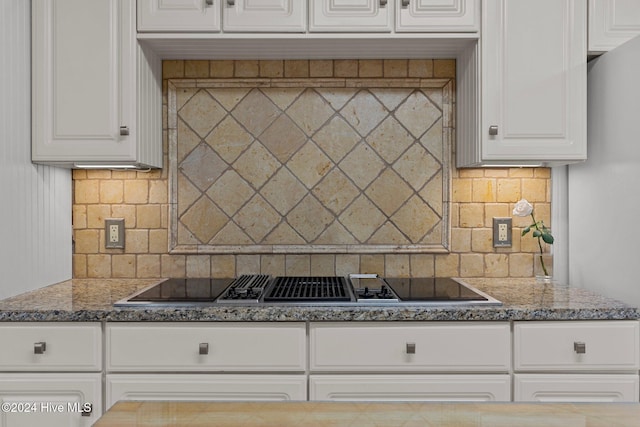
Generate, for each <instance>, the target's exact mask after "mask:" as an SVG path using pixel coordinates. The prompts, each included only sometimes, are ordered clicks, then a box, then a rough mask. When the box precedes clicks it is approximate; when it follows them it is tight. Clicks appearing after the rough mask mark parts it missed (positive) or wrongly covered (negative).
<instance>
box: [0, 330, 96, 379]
mask: <svg viewBox="0 0 640 427" xmlns="http://www.w3.org/2000/svg"><path fill="white" fill-rule="evenodd" d="M0 343H1V346H2V349H3V350H2V352H0V370H2V371H84V372H91V371H100V370H102V330H101V327H100V324H93V323H91V324H86V323H37V322H30V323H11V324H6V325H2V326H0Z"/></svg>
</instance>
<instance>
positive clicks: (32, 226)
mask: <svg viewBox="0 0 640 427" xmlns="http://www.w3.org/2000/svg"><path fill="white" fill-rule="evenodd" d="M29 6H30V2H29V1H24V0H2V1H1V2H0V52H2V55H0V94H2V96H1V97H0V298H6V297H8V296H11V295H16V294H18V293H21V292H25V291H28V290H32V289H35V288H39V287H42V286H45V285H49V284H52V283H55V282H58V281H61V280H66V279H69V278H71V253H72V248H71V243H72V235H71V172H70V171H69V170H65V169H58V168H53V167H49V166H37V165H34V164H32V163H31V89H30V88H31V80H30V75H31V69H30V64H31V55H30V52H31V46H30V40H31V38H30V31H31V30H30V28H31V26H30V20H31V14H30V8H29Z"/></svg>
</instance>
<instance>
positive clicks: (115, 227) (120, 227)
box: [104, 218, 124, 249]
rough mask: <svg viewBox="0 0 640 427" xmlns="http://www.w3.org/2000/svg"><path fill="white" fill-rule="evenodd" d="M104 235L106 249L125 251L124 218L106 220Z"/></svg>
mask: <svg viewBox="0 0 640 427" xmlns="http://www.w3.org/2000/svg"><path fill="white" fill-rule="evenodd" d="M104 233H105V236H104V237H105V247H106V248H108V249H124V218H107V219H105V220H104Z"/></svg>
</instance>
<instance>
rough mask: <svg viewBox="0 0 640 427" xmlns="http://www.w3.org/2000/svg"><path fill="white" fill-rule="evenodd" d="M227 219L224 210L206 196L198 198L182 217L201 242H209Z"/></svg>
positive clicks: (182, 220)
mask: <svg viewBox="0 0 640 427" xmlns="http://www.w3.org/2000/svg"><path fill="white" fill-rule="evenodd" d="M227 221H228V218H227V216H226V215H225V214H224V212H222V211H221V210H220V209H219V208H218V207H217V206H216V205H215V204H213V202H211V200H209V199H208V198H206V197H201V198H200V199H198V201H197V202H196V203H194V204H193V206H192V207H191V208H189V209H188V210H187V211H186V212H185V214H184V215H183V216H182V219H181V222H182V223H183V224H184V225H185V226H186V227H187V228H188V229H189V231H191V233H193V235H194V236H195V237H196V238H197V239H198V241H199V242H200V243H208V242H209V240H211V239H212V238H213V236H215V235H216V233H217V232H218V231H220V230H221V229H222V227H223V226H224V225H225V224H226V223H227Z"/></svg>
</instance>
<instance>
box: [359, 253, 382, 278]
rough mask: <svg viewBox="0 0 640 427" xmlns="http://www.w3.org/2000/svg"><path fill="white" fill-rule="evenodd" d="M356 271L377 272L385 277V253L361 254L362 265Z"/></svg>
mask: <svg viewBox="0 0 640 427" xmlns="http://www.w3.org/2000/svg"><path fill="white" fill-rule="evenodd" d="M355 273H363V274H377V275H379V276H380V277H384V275H385V270H384V255H361V256H360V266H359V269H358V271H355Z"/></svg>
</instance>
